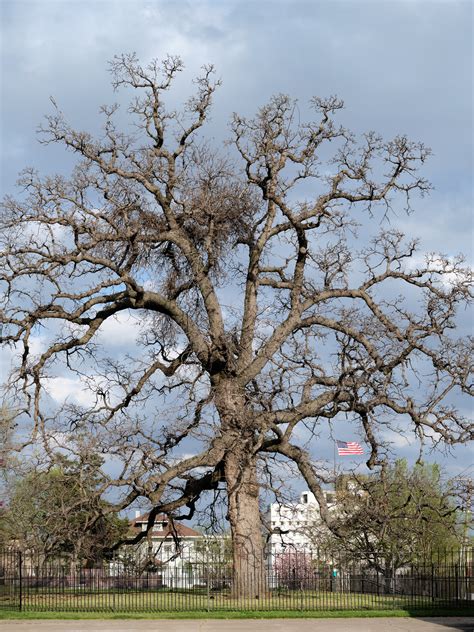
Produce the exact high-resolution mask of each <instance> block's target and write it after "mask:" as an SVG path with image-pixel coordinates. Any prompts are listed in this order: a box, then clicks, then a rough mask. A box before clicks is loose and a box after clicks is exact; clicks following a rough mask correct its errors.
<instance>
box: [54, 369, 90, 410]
mask: <svg viewBox="0 0 474 632" xmlns="http://www.w3.org/2000/svg"><path fill="white" fill-rule="evenodd" d="M43 384H44V387H45V390H46V392H47V393H48V395H49V396H50V397H51V398H52V399H53V400H54V401H55V402H56V403H58V404H64V403H65V402H68V403H71V404H79V405H80V406H84V407H86V408H87V407H91V406H93V405H94V402H95V395H94V393H93V392H92V391H91V390H90V389H89V388H88V387H87V385H86V384H84V382H82V381H81V380H80V379H79V378H71V377H65V376H59V377H51V378H47V379H45V380H44V381H43Z"/></svg>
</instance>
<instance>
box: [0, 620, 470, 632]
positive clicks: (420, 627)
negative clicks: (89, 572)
mask: <svg viewBox="0 0 474 632" xmlns="http://www.w3.org/2000/svg"><path fill="white" fill-rule="evenodd" d="M0 630H1V632H36V631H38V632H41V631H43V632H86V631H87V632H151V631H153V632H160V631H161V630H163V632H385V631H387V632H453V630H463V631H464V632H474V617H472V618H471V617H433V618H430V617H426V618H423V619H410V618H396V617H393V618H392V617H381V618H374V619H372V618H370V619H359V618H358V619H267V620H262V619H244V620H223V619H220V620H219V619H214V620H206V619H203V620H199V621H197V620H190V619H184V620H179V621H178V620H171V619H159V620H144V619H142V620H137V619H134V620H132V619H128V620H125V619H124V620H122V621H100V620H97V619H96V620H94V619H90V620H82V621H80V620H78V621H57V620H44V619H43V620H29V621H20V620H18V621H0Z"/></svg>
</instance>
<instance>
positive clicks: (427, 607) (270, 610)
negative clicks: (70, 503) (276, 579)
mask: <svg viewBox="0 0 474 632" xmlns="http://www.w3.org/2000/svg"><path fill="white" fill-rule="evenodd" d="M17 603H18V595H10V596H9V595H3V599H1V598H0V618H3V619H5V618H35V617H41V618H43V616H44V617H45V618H69V617H71V618H97V617H99V618H187V619H196V618H210V617H212V618H253V617H257V618H270V617H300V616H302V617H319V618H320V617H326V616H333V617H349V616H351V617H352V616H362V617H367V616H370V617H372V616H412V615H413V614H418V613H421V614H423V615H426V616H428V615H430V616H433V615H436V614H443V615H444V614H448V607H447V606H445V605H444V604H443V603H441V602H439V603H436V602H435V603H433V602H432V601H431V600H430V599H428V598H427V597H411V596H403V595H393V596H392V595H375V594H374V595H371V594H362V593H344V592H320V591H319V592H316V591H291V592H289V591H288V592H277V591H274V592H272V593H269V594H267V595H265V596H264V597H262V598H260V599H258V600H257V599H239V600H238V599H235V598H233V597H231V596H230V594H229V593H226V592H218V593H209V595H207V593H206V592H191V591H188V592H186V591H176V592H172V591H169V590H166V591H163V590H158V591H157V590H154V591H149V592H146V591H141V592H135V591H122V592H117V591H114V592H107V591H104V590H102V591H82V592H78V591H77V590H76V591H74V592H73V591H68V590H56V591H55V590H54V589H49V590H48V591H47V592H46V591H44V589H40V590H37V591H35V590H32V589H30V590H29V591H28V592H27V593H26V594H23V597H22V612H21V613H20V612H18V609H16V610H15V607H14V606H15V605H17ZM469 605H470V604H469ZM466 606H467V604H466ZM473 606H474V604H473ZM449 613H450V614H466V613H467V610H466V607H464V606H463V607H462V608H461V605H460V606H459V608H456V609H453V607H452V606H451V607H449ZM469 614H474V612H473V611H471V612H470V613H469ZM420 616H421V615H420Z"/></svg>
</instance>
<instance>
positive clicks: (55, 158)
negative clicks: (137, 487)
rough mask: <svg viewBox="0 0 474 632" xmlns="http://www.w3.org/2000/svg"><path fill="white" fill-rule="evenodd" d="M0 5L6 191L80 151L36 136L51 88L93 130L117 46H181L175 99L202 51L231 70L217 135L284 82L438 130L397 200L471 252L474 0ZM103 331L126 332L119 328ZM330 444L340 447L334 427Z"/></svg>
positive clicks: (351, 113)
mask: <svg viewBox="0 0 474 632" xmlns="http://www.w3.org/2000/svg"><path fill="white" fill-rule="evenodd" d="M0 7H1V8H0V10H1V22H2V31H3V33H2V44H1V45H2V55H1V58H2V61H1V77H0V87H1V137H0V141H1V147H2V155H1V187H2V192H3V193H8V192H12V191H14V184H15V180H16V177H17V174H18V172H19V171H20V170H21V169H22V168H23V167H25V166H27V165H28V166H35V167H36V168H37V169H38V170H39V171H40V172H42V173H52V172H57V171H59V172H61V171H65V170H66V171H67V169H68V168H69V167H70V165H71V164H72V163H71V158H70V156H67V155H66V156H65V155H64V153H63V152H62V150H60V149H59V148H56V147H44V146H41V145H40V144H39V143H38V142H37V138H36V135H35V130H36V129H37V127H38V125H39V124H40V123H41V120H42V117H43V115H44V114H46V113H49V112H51V109H52V106H51V103H50V96H52V97H54V100H55V101H56V102H57V103H58V105H59V106H60V108H61V109H62V110H63V111H64V112H65V113H66V115H67V118H68V119H69V120H70V121H71V123H72V124H73V125H74V126H76V127H79V128H82V129H87V130H90V131H95V130H97V125H98V117H97V112H98V109H99V106H100V105H101V104H103V103H109V102H113V101H114V100H115V99H116V98H117V97H116V96H115V95H114V94H113V93H112V90H111V87H110V83H109V74H108V72H107V62H108V60H110V59H112V58H113V56H114V55H116V54H120V53H122V52H132V51H135V52H136V53H137V54H138V56H139V57H140V59H141V60H143V61H147V60H150V59H151V58H155V57H157V58H162V57H163V56H165V55H166V54H172V55H179V56H180V57H182V59H183V61H184V63H185V66H186V72H185V73H184V74H183V76H182V77H180V78H179V81H178V84H177V89H176V90H175V92H174V94H175V97H174V98H176V100H177V101H179V100H181V101H184V100H185V98H186V96H187V95H188V94H189V91H190V87H191V83H190V82H191V80H192V78H193V77H194V76H196V74H197V73H198V72H199V69H200V67H201V66H202V65H203V64H207V63H212V64H214V65H215V67H216V71H217V75H218V76H219V77H221V78H222V82H223V83H222V87H221V88H220V89H219V91H218V93H217V95H216V98H215V105H214V108H213V115H212V120H211V122H210V125H209V132H208V133H209V134H210V135H211V136H213V137H214V138H215V139H216V140H223V139H225V138H226V137H227V136H228V135H229V129H228V121H229V119H230V116H231V114H232V112H234V111H237V112H239V113H240V114H243V115H252V114H253V113H254V112H255V111H256V109H257V108H258V107H260V106H261V105H263V104H264V103H265V102H267V101H268V99H269V98H270V96H271V95H272V94H275V93H288V94H290V95H292V96H293V97H295V98H297V99H298V102H299V107H300V110H301V113H302V116H303V115H304V114H305V113H306V112H307V111H308V110H307V103H308V101H309V99H310V98H311V97H312V96H314V95H318V96H328V95H332V94H337V95H338V96H339V97H341V98H342V99H343V100H344V101H345V104H346V108H345V110H344V112H343V113H342V114H341V116H340V118H339V120H340V122H341V123H343V124H344V125H345V126H346V127H348V128H350V129H352V130H354V131H355V132H359V133H360V132H363V131H367V130H375V131H377V132H379V133H381V134H382V135H383V136H385V137H391V136H394V135H396V134H399V133H400V134H407V135H408V136H409V137H410V138H412V139H413V140H420V141H423V142H424V143H426V144H427V145H428V146H430V147H431V148H432V150H433V157H432V158H431V159H430V161H429V163H428V164H427V165H426V167H425V169H424V172H423V175H424V176H425V177H427V178H428V179H429V180H430V181H431V182H432V183H433V185H434V190H433V192H432V193H431V195H430V196H429V197H427V198H425V199H422V200H417V201H416V204H415V212H414V213H413V214H412V215H410V216H407V215H405V214H404V212H403V211H402V209H399V210H398V211H397V212H396V213H395V214H394V215H393V216H392V218H391V222H392V225H394V226H396V227H400V228H402V229H403V230H404V231H405V232H406V233H407V234H408V235H410V236H419V237H420V238H421V240H422V245H423V250H424V251H427V252H429V251H433V250H439V251H441V252H443V253H445V254H447V255H449V256H454V255H456V254H458V253H460V252H463V253H464V254H465V255H466V256H467V258H468V260H469V261H470V262H471V263H472V260H473V254H474V252H473V243H472V235H473V232H472V229H473V225H472V221H473V220H472V208H473V201H474V195H473V180H472V174H473V152H472V137H473V90H472V89H473V85H472V82H473V54H472V53H473V51H472V42H473V37H472V35H473V33H472V25H473V20H472V18H473V15H472V12H473V4H472V2H470V1H466V2H457V1H455V0H446V1H444V2H440V1H435V0H433V1H429V0H425V1H415V0H396V1H395V0H393V1H387V0H373V1H371V2H364V1H362V0H349V1H339V0H331V1H326V2H325V1H320V0H313V1H310V0H308V1H307V2H302V1H301V0H272V1H265V0H258V1H257V0H254V1H245V0H240V1H237V0H235V1H234V0H220V1H218V0H214V1H208V2H205V1H203V0H192V1H189V2H188V1H186V0H180V1H173V2H164V1H161V0H155V1H153V2H147V1H144V0H133V1H131V2H129V1H128V0H96V1H95V2H91V1H87V0H86V1H84V0H83V1H81V2H76V1H75V0H67V1H62V0H37V1H31V0H13V1H11V0H1V2H0ZM463 323H464V324H463V327H464V328H466V329H469V328H470V327H471V322H470V321H468V320H466V319H464V321H463ZM134 326H135V323H134V322H133V319H132V322H128V323H122V324H121V326H120V327H119V329H120V341H121V344H125V341H127V340H128V341H129V342H133V336H134V334H133V327H134ZM113 327H114V325H113V324H111V325H110V328H111V329H113ZM103 335H104V336H109V338H110V340H117V336H118V332H115V333H114V331H105V332H104V333H103ZM127 336H128V338H127ZM69 388H70V389H72V391H73V390H74V385H69V384H68V383H67V380H66V379H65V380H63V381H62V382H61V381H59V382H57V383H56V384H55V390H54V392H53V396H54V397H55V398H57V400H58V401H60V400H61V399H63V398H64V397H65V396H66V395H67V394H68V393H69V391H68V389H69ZM342 438H346V437H342ZM352 438H353V437H347V439H349V440H350V439H352ZM323 450H324V452H325V454H326V456H327V458H331V457H330V455H331V450H332V448H331V443H330V441H329V440H328V441H326V443H325V445H324V447H323ZM396 456H406V457H408V458H409V459H413V458H415V457H416V448H415V447H414V446H410V445H408V444H407V440H406V439H405V438H404V437H402V436H399V437H396ZM433 460H439V461H441V462H442V463H444V464H445V466H446V467H447V469H448V471H449V473H450V474H451V475H455V474H459V473H461V472H462V473H465V472H471V473H472V465H471V464H472V460H473V459H472V451H470V449H469V448H468V447H466V446H463V447H459V448H457V449H456V450H455V451H454V453H453V454H451V455H448V456H446V455H443V454H441V453H437V454H435V455H434V456H433ZM469 468H471V469H469Z"/></svg>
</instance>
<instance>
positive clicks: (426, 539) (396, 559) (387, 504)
mask: <svg viewBox="0 0 474 632" xmlns="http://www.w3.org/2000/svg"><path fill="white" fill-rule="evenodd" d="M334 514H335V518H334V522H335V524H337V533H338V537H334V536H332V535H328V534H327V533H326V535H325V536H323V537H322V538H320V533H318V534H317V535H318V536H319V538H320V539H319V544H320V545H322V546H323V548H324V547H326V548H328V549H329V550H330V551H331V550H332V551H334V552H337V554H338V556H339V557H346V559H348V560H351V559H352V560H357V561H358V562H362V563H365V564H366V565H367V566H368V567H370V568H372V569H374V570H376V571H377V572H380V573H383V575H384V577H385V578H386V583H387V587H388V586H390V582H391V579H392V577H393V575H394V573H395V572H396V571H397V570H398V569H399V568H401V567H403V566H405V565H407V564H416V563H418V562H421V563H423V562H424V563H426V561H427V560H430V559H431V556H432V555H436V556H438V554H439V553H441V552H443V551H444V550H446V549H449V548H454V547H458V546H459V544H460V537H461V534H460V526H459V514H458V511H457V506H456V504H455V503H454V502H453V498H452V495H451V489H450V487H449V486H448V485H447V484H443V482H442V480H441V472H440V468H439V467H438V466H437V465H415V466H414V467H413V468H412V469H410V468H409V467H408V466H407V464H406V462H405V461H397V462H396V463H395V464H394V465H392V466H391V467H386V468H383V469H382V471H381V472H380V473H378V474H376V475H372V476H357V475H350V476H344V477H341V478H340V479H339V481H338V485H337V493H336V505H335V510H334ZM317 535H316V533H314V532H313V537H317Z"/></svg>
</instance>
